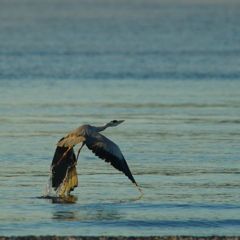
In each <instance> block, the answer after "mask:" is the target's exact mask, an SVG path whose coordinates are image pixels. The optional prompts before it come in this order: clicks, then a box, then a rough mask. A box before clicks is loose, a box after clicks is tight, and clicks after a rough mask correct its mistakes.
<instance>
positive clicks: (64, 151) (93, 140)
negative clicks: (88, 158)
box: [51, 120, 142, 195]
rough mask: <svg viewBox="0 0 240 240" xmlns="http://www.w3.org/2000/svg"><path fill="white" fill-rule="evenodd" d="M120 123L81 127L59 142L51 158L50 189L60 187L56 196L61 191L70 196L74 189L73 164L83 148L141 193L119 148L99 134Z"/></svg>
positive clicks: (74, 164)
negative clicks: (125, 178) (120, 174)
mask: <svg viewBox="0 0 240 240" xmlns="http://www.w3.org/2000/svg"><path fill="white" fill-rule="evenodd" d="M123 122H124V120H120V121H117V120H113V121H111V122H109V123H105V124H104V125H103V126H101V127H94V126H91V125H82V126H80V127H78V128H76V129H75V130H73V131H72V132H70V133H69V134H67V135H66V136H65V137H63V138H62V139H60V140H59V142H58V143H57V148H56V151H55V154H54V156H53V160H52V165H51V169H52V187H53V188H54V189H55V190H57V189H58V188H59V186H60V185H61V184H63V186H62V188H61V192H60V195H62V194H64V193H65V191H67V193H70V192H71V191H73V190H74V188H75V187H77V186H78V178H77V171H76V164H77V161H78V157H79V154H80V152H81V150H82V148H83V147H84V145H86V146H87V147H88V149H89V150H91V151H92V152H93V153H94V154H95V155H96V156H97V157H99V158H101V159H103V160H105V162H110V163H111V165H112V166H113V167H114V168H116V169H117V170H119V171H121V172H123V173H124V174H125V175H126V176H127V177H128V178H129V179H130V180H131V181H132V183H133V184H134V185H135V186H136V187H137V188H138V190H139V191H140V192H141V193H142V190H141V189H140V187H139V186H138V185H137V183H136V181H135V179H134V177H133V175H132V173H131V171H130V169H129V167H128V164H127V162H126V160H125V158H124V156H123V154H122V152H121V150H120V149H119V147H118V146H117V145H116V144H115V143H114V142H112V141H111V140H109V139H108V138H106V137H105V136H103V135H102V134H100V133H99V132H102V131H104V130H105V129H106V128H108V127H115V126H118V125H119V124H120V123H123ZM78 143H82V145H81V147H80V148H79V150H78V153H77V157H76V155H75V153H74V149H73V147H74V146H76V145H77V144H78Z"/></svg>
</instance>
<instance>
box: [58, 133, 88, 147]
mask: <svg viewBox="0 0 240 240" xmlns="http://www.w3.org/2000/svg"><path fill="white" fill-rule="evenodd" d="M85 140H86V139H85V137H82V136H74V135H73V136H69V135H67V136H66V137H64V138H62V139H61V140H60V141H59V142H58V143H57V146H59V147H74V146H75V145H77V144H78V143H80V142H84V141H85Z"/></svg>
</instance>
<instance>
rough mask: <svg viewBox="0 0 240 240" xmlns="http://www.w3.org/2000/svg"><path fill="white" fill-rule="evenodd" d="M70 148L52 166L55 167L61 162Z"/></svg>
mask: <svg viewBox="0 0 240 240" xmlns="http://www.w3.org/2000/svg"><path fill="white" fill-rule="evenodd" d="M71 149H72V148H71V147H69V148H68V149H67V151H66V152H65V153H64V154H63V155H62V157H61V158H60V160H59V161H58V162H57V163H56V164H54V165H53V166H54V167H55V166H57V165H58V164H59V163H60V162H61V161H62V160H63V158H64V157H65V156H66V155H67V153H68V152H69V150H71Z"/></svg>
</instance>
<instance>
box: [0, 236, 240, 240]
mask: <svg viewBox="0 0 240 240" xmlns="http://www.w3.org/2000/svg"><path fill="white" fill-rule="evenodd" d="M118 239H119V240H240V236H235V237H234V236H229V237H228V236H209V237H194V236H150V237H123V236H119V237H109V236H100V237H88V236H82V237H81V236H69V237H67V236H62V237H60V236H21V237H4V236H0V240H118Z"/></svg>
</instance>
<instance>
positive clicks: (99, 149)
mask: <svg viewBox="0 0 240 240" xmlns="http://www.w3.org/2000/svg"><path fill="white" fill-rule="evenodd" d="M86 145H87V147H88V148H89V149H90V150H91V151H92V152H93V153H94V154H95V155H96V156H98V157H99V158H101V159H103V160H105V162H110V163H111V165H112V166H113V167H114V168H116V169H117V170H119V171H121V172H123V173H124V174H125V175H126V176H127V177H128V178H129V179H130V180H131V181H132V182H133V183H135V184H136V181H135V180H134V178H133V176H132V173H131V171H130V169H129V167H128V165H127V162H126V160H125V159H124V157H123V155H122V152H121V150H120V149H119V147H118V146H117V145H116V144H115V143H114V142H112V141H111V140H109V139H108V138H106V137H104V136H103V135H101V134H100V133H94V134H93V136H90V137H88V138H86ZM136 185H137V184H136Z"/></svg>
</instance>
